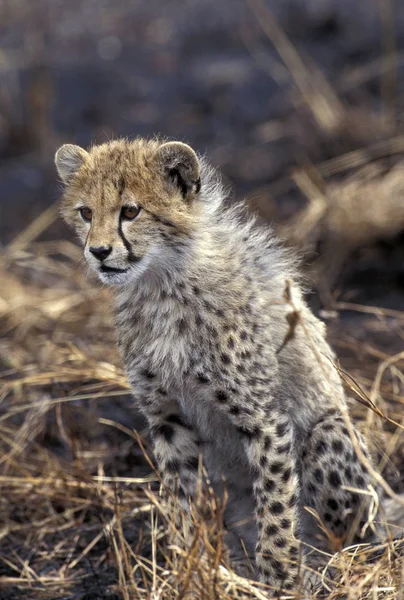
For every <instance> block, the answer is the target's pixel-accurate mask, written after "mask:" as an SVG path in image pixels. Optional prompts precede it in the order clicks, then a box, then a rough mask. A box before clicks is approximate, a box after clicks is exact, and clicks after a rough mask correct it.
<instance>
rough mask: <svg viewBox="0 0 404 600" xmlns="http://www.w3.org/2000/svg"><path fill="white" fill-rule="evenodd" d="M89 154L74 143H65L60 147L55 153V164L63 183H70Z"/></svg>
mask: <svg viewBox="0 0 404 600" xmlns="http://www.w3.org/2000/svg"><path fill="white" fill-rule="evenodd" d="M88 156H89V155H88V152H86V151H85V150H83V148H80V146H74V145H73V144H64V145H63V146H61V147H60V148H59V150H58V151H57V152H56V154H55V164H56V168H57V171H58V173H59V177H60V178H61V180H62V181H63V183H65V184H68V183H70V180H71V178H72V177H73V175H74V174H75V173H76V172H77V171H78V169H79V168H80V167H81V165H82V164H83V163H84V162H85V160H86V159H87V158H88Z"/></svg>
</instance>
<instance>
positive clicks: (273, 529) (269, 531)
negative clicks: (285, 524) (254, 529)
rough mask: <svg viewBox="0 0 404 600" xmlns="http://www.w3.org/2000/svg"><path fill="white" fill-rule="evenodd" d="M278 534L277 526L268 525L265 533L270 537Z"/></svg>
mask: <svg viewBox="0 0 404 600" xmlns="http://www.w3.org/2000/svg"><path fill="white" fill-rule="evenodd" d="M278 532H279V528H278V527H277V525H267V526H266V528H265V533H266V534H267V535H268V536H273V535H276V534H277V533H278Z"/></svg>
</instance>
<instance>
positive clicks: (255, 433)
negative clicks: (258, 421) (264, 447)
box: [237, 425, 262, 440]
mask: <svg viewBox="0 0 404 600" xmlns="http://www.w3.org/2000/svg"><path fill="white" fill-rule="evenodd" d="M237 430H238V431H239V432H240V433H241V435H244V436H246V437H248V438H250V439H251V440H252V439H258V438H259V437H260V435H261V434H262V431H261V429H260V428H259V427H258V426H257V425H255V426H254V427H243V426H241V427H237Z"/></svg>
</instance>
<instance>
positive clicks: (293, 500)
mask: <svg viewBox="0 0 404 600" xmlns="http://www.w3.org/2000/svg"><path fill="white" fill-rule="evenodd" d="M296 504H297V496H296V494H293V496H291V498H290V500H289V502H288V506H289V508H293V507H294V506H296Z"/></svg>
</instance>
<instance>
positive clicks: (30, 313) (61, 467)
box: [0, 211, 404, 600]
mask: <svg viewBox="0 0 404 600" xmlns="http://www.w3.org/2000/svg"><path fill="white" fill-rule="evenodd" d="M43 219H44V220H43V221H41V218H39V219H38V220H37V222H36V223H34V224H33V225H31V226H30V228H29V229H28V230H27V231H26V232H23V234H22V235H21V236H19V238H18V239H16V240H15V241H14V243H13V244H11V245H10V246H9V248H8V249H7V250H6V251H5V252H4V254H3V256H2V258H1V265H0V277H1V281H2V291H1V295H0V315H1V334H2V336H1V337H2V339H1V342H0V361H1V363H2V366H3V372H2V379H1V388H0V399H1V413H0V445H1V459H0V465H1V467H0V468H1V471H0V472H1V475H0V487H1V494H0V523H1V529H0V538H1V551H0V589H1V591H0V597H1V598H2V599H3V598H4V600H6V599H7V600H10V599H14V598H32V599H38V600H42V599H55V600H56V599H62V598H63V599H66V600H67V599H71V600H73V599H75V600H76V599H77V600H78V599H81V600H84V599H87V600H89V599H102V598H123V599H125V600H131V599H136V598H142V599H146V598H159V599H160V598H162V599H165V598H167V599H168V598H170V599H171V598H175V599H180V598H198V599H205V598H206V599H213V598H215V599H216V598H218V599H224V598H234V599H236V598H237V599H242V598H257V599H259V598H265V597H266V596H265V589H264V587H263V586H260V585H259V584H257V583H255V582H253V581H249V580H248V579H245V578H242V577H239V576H238V575H236V574H235V572H234V571H233V570H232V568H231V566H230V565H229V561H228V557H227V552H226V548H225V545H224V543H223V533H224V529H223V525H222V518H221V517H222V511H223V506H221V505H220V503H219V502H218V500H217V499H216V498H214V496H212V495H211V496H209V495H208V496H205V497H203V498H200V499H199V501H198V502H197V503H196V506H195V509H194V511H193V513H192V515H191V516H190V517H184V516H183V515H182V517H183V518H184V519H186V520H187V527H186V528H185V529H187V528H188V529H189V525H192V527H191V529H190V530H189V534H188V536H187V537H186V538H184V536H183V535H181V534H178V532H177V537H176V542H175V544H172V545H170V544H169V542H168V537H169V536H167V533H168V531H169V530H170V528H173V527H174V525H173V524H174V523H176V522H178V518H177V517H176V516H174V515H173V511H175V512H176V514H177V513H178V511H179V509H178V506H177V505H176V503H175V501H174V503H173V502H167V501H165V500H164V497H165V496H164V494H163V495H161V490H160V483H159V480H158V475H157V474H156V473H155V471H154V469H153V466H152V462H151V458H150V455H149V448H148V445H147V439H146V438H145V437H144V436H143V423H142V422H141V421H140V419H139V417H138V416H137V415H136V414H135V413H134V411H133V407H132V403H131V401H130V398H129V396H128V384H127V381H126V378H125V376H124V373H123V371H122V367H121V364H120V361H119V357H118V354H117V350H116V348H115V344H114V333H113V325H112V317H111V306H110V305H111V302H110V300H111V298H110V294H109V291H108V290H106V289H102V288H100V287H99V286H98V285H93V284H92V283H91V282H90V281H88V279H87V278H86V274H85V272H84V269H83V268H82V267H81V266H80V260H81V259H80V257H81V251H80V249H78V248H77V247H76V246H74V245H73V244H72V243H70V242H67V241H66V242H58V243H39V242H35V236H36V235H38V234H39V233H40V232H41V231H42V229H43V228H44V227H46V226H47V225H48V224H49V222H50V221H51V220H52V219H51V218H50V216H49V211H47V212H46V213H45V215H44V217H43ZM337 309H338V306H337ZM339 309H340V310H341V311H342V312H343V311H345V310H346V309H349V310H350V311H355V310H356V311H358V312H357V315H358V319H360V322H359V321H358V324H357V325H356V327H355V328H354V329H353V328H352V326H351V325H349V326H345V325H344V320H342V321H339V322H338V323H337V322H336V321H332V322H331V324H330V329H331V335H333V332H334V343H335V342H338V343H337V344H336V345H337V346H338V348H339V354H340V358H341V361H342V367H343V368H344V370H349V372H350V374H351V376H352V377H353V378H354V381H355V386H356V385H358V386H360V389H361V393H363V394H364V395H365V397H366V398H368V399H369V401H371V402H372V403H373V405H374V406H376V407H377V408H378V410H379V411H382V412H383V413H385V414H387V415H388V416H389V417H390V418H391V419H392V420H394V421H396V422H398V423H402V422H403V417H402V415H403V410H402V409H403V402H404V394H403V390H404V374H403V364H404V361H403V354H402V353H399V352H397V353H395V352H394V346H395V345H397V344H398V346H399V345H400V339H401V340H402V335H403V324H404V313H401V312H400V311H390V312H389V311H383V310H382V309H377V308H375V309H371V308H366V307H357V306H354V305H341V306H340V307H339ZM360 311H362V312H360ZM336 329H338V335H336ZM359 331H361V332H362V334H363V332H364V333H365V334H364V335H361V336H360V339H355V332H356V333H358V332H359ZM386 340H389V342H388V343H389V344H390V351H389V352H386V349H385V347H386ZM349 381H350V382H352V380H351V379H350V380H349ZM355 386H354V385H353V384H352V383H351V388H353V387H355ZM352 412H353V414H354V416H355V418H356V420H357V421H358V422H359V423H360V424H361V426H362V427H363V429H364V430H366V431H367V433H368V434H369V435H370V437H371V438H372V439H373V440H374V441H375V448H376V454H377V455H378V457H379V459H380V461H381V465H382V467H383V469H384V474H385V476H386V477H387V479H388V481H389V485H390V486H391V487H392V491H394V492H397V493H401V492H402V491H403V490H402V483H400V481H401V482H402V473H403V471H404V461H403V455H404V452H403V450H404V443H403V435H402V430H401V429H400V428H399V427H397V426H396V425H394V424H392V423H391V422H387V421H386V420H385V419H383V418H381V417H380V416H378V415H377V414H376V413H375V412H371V411H369V410H368V409H367V408H365V407H364V406H363V404H360V403H358V402H356V401H355V400H353V402H352ZM400 473H401V477H400ZM393 506H394V507H395V508H394V510H396V511H397V510H398V509H397V504H395V505H393ZM401 517H403V518H404V515H401V513H400V515H399V514H398V513H397V512H396V514H395V515H394V514H392V511H391V510H390V513H389V517H388V519H389V520H390V521H397V520H400V518H401ZM394 533H395V529H394V524H393V525H392V527H391V534H392V535H394ZM170 539H172V537H170ZM402 554H403V552H402V543H400V542H392V541H391V540H390V541H388V540H386V542H385V543H382V544H380V546H379V547H378V548H366V547H360V548H353V549H352V550H350V551H345V552H344V553H338V554H336V555H334V556H331V555H330V556H324V557H323V559H322V567H321V569H320V570H319V571H318V575H317V578H315V577H314V575H313V574H312V579H316V582H317V583H319V582H321V584H320V585H319V586H317V588H315V590H317V591H315V590H313V593H312V595H311V597H313V598H316V597H324V596H326V597H329V598H331V599H336V598H352V599H361V598H363V599H365V598H369V599H374V598H386V599H391V600H393V598H394V599H397V598H401V597H402V593H403V592H402V589H403V575H404V562H403V559H402ZM400 555H401V557H400ZM318 564H320V563H319V561H318V560H313V561H312V562H311V563H310V565H311V569H312V570H313V572H314V571H315V566H314V565H318ZM309 573H310V570H309V571H308V574H309ZM400 594H401V595H400ZM288 597H289V598H293V597H296V598H298V597H302V596H300V595H299V594H298V593H297V595H294V596H293V595H292V596H288Z"/></svg>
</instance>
